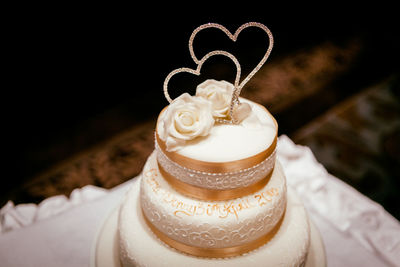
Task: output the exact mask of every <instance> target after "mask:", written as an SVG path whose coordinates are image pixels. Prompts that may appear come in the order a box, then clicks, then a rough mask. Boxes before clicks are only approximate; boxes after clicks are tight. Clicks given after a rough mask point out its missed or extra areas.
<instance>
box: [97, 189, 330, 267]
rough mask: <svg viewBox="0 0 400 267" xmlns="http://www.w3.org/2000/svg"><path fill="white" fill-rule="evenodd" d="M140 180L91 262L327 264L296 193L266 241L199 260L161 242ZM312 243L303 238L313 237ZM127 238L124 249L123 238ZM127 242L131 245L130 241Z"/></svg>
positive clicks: (101, 237) (289, 196) (102, 236)
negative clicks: (146, 213)
mask: <svg viewBox="0 0 400 267" xmlns="http://www.w3.org/2000/svg"><path fill="white" fill-rule="evenodd" d="M139 190H140V186H139V183H135V185H134V186H133V187H132V189H131V190H130V191H129V192H128V194H127V196H126V199H125V200H124V205H122V206H121V207H122V208H121V209H118V210H116V211H115V212H114V213H112V214H111V216H110V217H109V218H108V219H107V221H106V222H105V224H104V226H103V228H102V230H101V232H100V234H99V236H98V239H97V245H96V251H95V253H94V254H93V255H94V256H93V257H94V260H93V263H94V264H93V265H94V266H97V267H103V266H115V267H116V266H171V264H172V265H173V266H191V267H194V266H307V267H312V266H326V260H325V251H324V246H323V243H322V240H321V237H320V234H319V232H318V230H317V229H316V227H315V226H314V225H313V224H312V223H310V230H311V232H310V233H309V232H308V231H304V229H306V228H307V227H304V225H306V224H308V223H309V219H308V216H307V213H306V211H305V209H304V207H303V204H302V203H301V201H300V200H299V199H298V197H297V196H296V194H295V192H294V191H293V190H291V189H290V188H289V189H288V194H287V207H286V212H285V215H284V218H283V221H282V224H281V226H280V228H279V230H278V231H277V233H276V234H275V236H274V237H273V238H272V239H271V240H270V241H269V242H268V243H266V244H265V245H263V246H261V247H259V248H258V249H256V250H253V251H251V252H249V253H246V254H243V255H241V256H236V257H232V258H224V259H216V258H199V257H194V256H190V255H186V254H183V253H180V252H178V251H176V250H175V249H172V248H170V247H168V246H167V245H165V244H164V243H163V242H162V241H160V240H159V239H158V238H157V237H156V236H155V235H154V233H153V232H152V231H151V230H150V229H149V227H148V226H147V224H146V222H145V220H144V218H143V214H142V211H141V208H140V200H139ZM124 209H126V210H125V211H127V210H129V214H131V216H129V217H130V218H129V220H128V221H126V222H127V225H129V229H128V231H126V232H125V236H124V237H123V239H124V240H120V238H119V237H118V220H119V218H120V216H121V214H123V213H124ZM308 234H310V245H309V247H304V246H299V245H300V244H304V242H301V240H302V239H305V238H309V237H308ZM121 241H122V242H125V245H124V246H123V247H124V249H125V251H121V250H120V247H121V246H120V242H121ZM126 244H128V246H127V245H126Z"/></svg>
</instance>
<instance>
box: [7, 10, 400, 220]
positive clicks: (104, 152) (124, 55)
mask: <svg viewBox="0 0 400 267" xmlns="http://www.w3.org/2000/svg"><path fill="white" fill-rule="evenodd" d="M198 4H199V3H198ZM203 5H206V4H205V3H204V4H203ZM206 7H207V8H208V10H197V11H196V12H194V13H190V11H191V10H193V9H196V8H197V7H195V6H193V7H187V8H186V7H182V8H181V9H175V10H174V11H171V12H170V10H169V9H164V7H161V6H156V7H148V6H146V5H144V6H141V7H138V6H136V7H135V6H134V7H129V8H128V7H118V8H115V7H113V8H109V7H108V6H102V7H98V6H93V7H89V8H88V7H85V8H83V7H54V8H53V7H47V8H50V9H44V7H43V9H41V7H37V6H36V7H35V9H34V11H32V12H31V9H30V7H26V6H25V7H23V8H21V9H20V10H19V9H17V10H13V12H12V14H13V15H12V16H10V18H8V19H6V23H5V27H4V28H5V31H4V36H3V37H4V38H3V41H2V42H3V43H4V44H5V46H4V47H6V49H4V50H3V56H4V58H5V59H6V60H5V61H4V62H5V63H4V64H5V65H4V67H5V71H4V72H3V74H4V80H3V81H4V82H3V86H2V89H3V90H2V92H3V94H2V97H1V99H2V104H3V105H2V110H3V112H2V113H3V117H4V120H3V122H4V123H3V125H4V127H3V132H5V136H6V137H5V138H4V139H3V142H4V144H5V146H4V147H5V148H6V149H5V151H4V153H3V155H4V157H5V158H6V160H5V164H4V167H5V169H4V173H5V174H6V175H2V178H1V182H2V186H1V187H0V196H1V198H0V206H2V205H3V204H5V203H6V201H7V200H9V199H10V200H13V201H14V202H16V203H23V202H36V203H38V202H40V201H41V200H43V199H44V198H46V197H49V196H52V195H56V194H66V195H68V194H69V193H70V192H71V191H72V190H73V189H74V188H77V187H82V186H84V185H86V184H93V185H97V186H102V187H105V188H111V187H113V186H116V185H118V184H120V183H122V182H124V181H126V180H128V179H130V178H132V177H134V176H136V175H137V174H139V173H140V171H141V168H142V166H143V164H144V161H145V159H146V157H147V156H148V155H149V154H150V153H151V151H152V149H153V135H152V133H153V127H154V124H155V118H156V117H157V115H158V113H159V111H160V110H161V109H162V108H163V106H165V105H166V104H167V101H166V100H165V98H164V95H163V93H162V85H163V82H164V79H165V77H166V75H167V74H168V73H169V72H170V71H172V70H173V69H176V68H179V67H183V66H186V67H192V68H195V65H194V63H193V62H192V61H191V58H190V55H189V50H188V48H187V44H188V39H189V37H190V34H191V32H192V31H193V30H194V29H195V28H196V27H197V26H199V25H200V24H203V23H207V22H217V23H221V24H223V25H224V26H226V27H227V28H228V29H229V30H231V31H232V32H234V31H235V30H236V29H237V28H238V27H239V26H240V25H241V24H243V23H245V22H248V21H257V22H261V23H264V24H265V25H267V26H268V27H269V28H270V29H271V31H272V33H273V34H274V38H275V46H274V49H273V51H272V54H271V56H270V58H269V60H268V61H267V63H266V64H265V65H264V67H263V68H262V69H261V70H260V71H259V72H258V73H257V74H256V75H255V76H254V77H253V79H252V80H251V81H250V82H249V83H248V84H247V85H246V86H245V87H244V89H243V93H242V95H243V96H244V97H247V98H249V99H252V100H255V101H257V102H259V103H261V104H263V105H265V106H266V107H267V108H268V109H269V110H270V111H271V112H272V114H273V115H274V116H275V117H276V119H277V120H278V123H279V127H280V128H279V134H286V135H288V136H289V137H290V138H291V139H292V140H293V141H294V142H296V143H298V144H303V145H307V146H309V147H310V148H311V149H312V151H313V152H314V154H315V156H316V158H317V160H318V161H320V162H321V163H322V164H323V165H324V166H325V167H326V168H327V170H328V171H329V172H330V173H331V174H333V175H335V176H337V177H338V178H339V179H341V180H343V181H345V182H346V183H348V184H350V185H351V186H354V187H355V188H356V189H357V190H359V191H360V192H362V193H363V194H365V195H367V196H368V197H370V198H372V199H373V200H375V201H377V202H378V203H380V204H382V205H383V206H384V207H385V208H386V209H387V210H388V211H389V212H390V213H391V214H393V215H394V216H395V217H397V218H398V219H399V218H400V211H399V208H398V207H397V203H400V201H399V200H400V196H399V192H400V185H399V183H400V182H399V181H400V177H399V176H400V175H399V174H400V167H399V166H400V116H399V115H400V90H399V77H398V70H399V69H398V62H399V61H398V59H399V52H398V48H399V47H400V42H399V37H398V35H399V34H398V33H399V32H398V29H397V28H396V21H397V17H396V14H393V13H394V12H392V11H393V9H392V8H391V7H388V6H382V7H379V8H374V9H371V10H369V12H368V11H366V10H365V9H363V11H361V10H357V11H350V10H349V9H348V8H347V7H343V6H342V7H340V8H337V10H336V9H335V8H333V7H332V6H330V5H328V4H327V5H326V6H325V7H324V8H320V9H309V8H306V7H303V9H301V8H298V7H294V6H290V7H279V8H276V9H275V8H272V7H271V6H268V7H257V6H253V7H251V9H250V11H249V12H247V10H242V9H241V8H236V9H228V10H223V9H217V8H215V9H213V8H212V7H211V6H206ZM203 8H204V6H203ZM155 9H157V10H160V11H158V13H155V11H156V10H155ZM232 10H233V11H232ZM242 34H243V36H244V37H243V38H242V39H241V38H240V37H239V40H238V42H237V44H233V43H231V42H230V41H227V39H226V38H225V37H224V36H223V35H222V34H218V32H214V33H213V32H212V31H210V32H209V33H204V34H203V33H202V34H201V35H199V37H198V40H197V39H196V40H197V42H195V50H196V51H198V53H199V54H200V55H204V54H205V53H206V52H207V51H210V50H209V49H216V48H218V49H225V47H224V45H225V46H226V49H234V51H235V53H236V52H237V55H238V58H239V60H240V62H244V63H242V64H243V71H244V74H243V75H245V74H246V73H248V72H249V71H250V70H251V68H252V67H254V66H255V64H257V60H259V58H260V56H262V54H263V51H264V50H263V49H264V47H265V45H267V44H268V42H266V39H265V37H264V35H262V33H260V31H257V30H254V31H252V30H248V32H245V31H243V33H242ZM207 35H209V36H207ZM201 37H203V39H201ZM205 40H207V41H205ZM220 43H221V44H222V46H223V47H219V44H220ZM197 49H198V50H197ZM235 49H236V50H235ZM230 51H231V50H230ZM202 53H203V54H202ZM199 57H200V56H199ZM211 63H212V62H211ZM211 63H210V64H209V66H208V65H207V66H205V67H204V72H205V73H206V74H205V75H204V77H205V76H206V75H210V74H214V73H215V75H216V78H224V79H225V78H226V79H230V78H231V76H229V73H231V71H232V70H233V67H232V65H230V64H229V62H224V61H223V60H219V61H218V60H215V62H214V63H213V64H211ZM207 73H208V74H207ZM184 76H185V75H183V76H182V79H180V78H176V80H174V81H172V80H171V88H176V91H174V89H171V91H172V92H171V95H172V96H173V97H174V96H177V95H179V94H180V92H179V90H181V88H189V87H190V86H189V85H191V84H193V79H192V77H186V78H187V79H186V78H185V77H184ZM211 76H212V75H211ZM202 77H203V76H201V77H200V78H201V79H203V78H202ZM186 86H189V87H186ZM190 90H192V89H189V91H190ZM177 92H179V93H177Z"/></svg>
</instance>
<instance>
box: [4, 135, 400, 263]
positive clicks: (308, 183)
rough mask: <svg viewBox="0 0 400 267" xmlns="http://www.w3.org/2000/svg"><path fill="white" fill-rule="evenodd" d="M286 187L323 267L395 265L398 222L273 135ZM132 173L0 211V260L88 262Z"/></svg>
mask: <svg viewBox="0 0 400 267" xmlns="http://www.w3.org/2000/svg"><path fill="white" fill-rule="evenodd" d="M277 151H278V159H279V160H280V162H281V163H282V165H283V167H284V169H285V173H286V176H287V181H288V186H291V187H293V188H294V189H295V190H296V191H297V193H298V194H299V196H300V197H301V198H302V200H303V202H304V204H305V206H306V208H307V210H308V212H309V214H310V217H311V219H312V220H313V221H314V222H315V224H316V225H317V227H318V228H319V230H320V232H321V234H322V238H323V240H324V243H325V248H326V254H327V261H328V266H329V267H335V266H341V267H343V266H374V267H378V266H400V224H399V222H398V221H397V220H396V219H395V218H393V217H392V216H391V215H390V214H388V213H387V212H386V211H385V210H384V209H383V208H382V207H381V206H380V205H378V204H377V203H375V202H373V201H371V200H370V199H368V198H367V197H365V196H363V195H362V194H360V193H359V192H357V191H356V190H354V189H353V188H352V187H350V186H348V185H346V184H345V183H343V182H341V181H340V180H339V179H337V178H335V177H333V176H331V175H330V174H329V173H327V171H326V170H325V169H324V168H323V166H322V165H320V164H319V163H318V162H317V161H316V160H315V158H314V156H313V154H312V152H311V150H310V149H309V148H307V147H303V146H299V145H295V144H294V143H293V142H292V141H291V140H290V139H289V138H288V137H287V136H281V137H279V141H278V148H277ZM135 182H137V179H136V178H134V179H132V180H131V181H129V182H127V183H124V184H122V185H120V186H118V187H116V188H114V189H112V190H105V189H101V188H97V187H94V186H86V187H84V188H81V189H76V190H74V191H73V193H72V194H71V195H70V197H69V198H67V197H65V196H55V197H51V198H49V199H46V200H44V201H43V202H42V203H40V204H39V205H35V204H21V205H17V206H14V204H13V203H12V202H8V203H7V204H6V205H5V206H4V207H2V208H1V210H0V266H4V267H12V266H40V267H45V266H60V267H62V266H68V267H69V266H76V267H79V266H89V263H90V259H91V251H92V247H93V245H94V240H95V237H96V234H97V232H98V230H99V229H100V227H101V225H102V223H103V221H104V220H105V218H106V217H107V216H108V214H109V213H110V212H111V211H112V210H113V209H114V208H116V207H117V206H118V205H119V203H120V201H121V199H122V197H123V196H124V194H125V192H126V191H127V189H128V188H129V187H130V186H131V185H132V184H133V183H135Z"/></svg>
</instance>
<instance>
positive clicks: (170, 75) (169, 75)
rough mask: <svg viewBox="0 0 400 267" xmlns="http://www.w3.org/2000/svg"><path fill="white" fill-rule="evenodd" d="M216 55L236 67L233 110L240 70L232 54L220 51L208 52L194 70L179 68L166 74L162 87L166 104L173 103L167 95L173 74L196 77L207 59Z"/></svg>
mask: <svg viewBox="0 0 400 267" xmlns="http://www.w3.org/2000/svg"><path fill="white" fill-rule="evenodd" d="M217 55H221V56H225V57H228V58H230V59H231V60H232V61H233V63H235V66H236V77H235V83H234V88H235V91H234V96H233V97H232V103H231V109H233V105H234V101H233V99H237V97H238V95H236V96H235V92H236V91H237V90H236V88H237V87H238V86H239V80H240V72H241V68H240V64H239V61H238V60H237V59H236V58H235V57H234V56H233V55H232V54H230V53H228V52H226V51H220V50H216V51H212V52H209V53H208V54H207V55H205V56H204V57H203V58H202V59H201V60H199V61H198V63H197V68H196V69H190V68H179V69H176V70H173V71H171V72H170V73H169V74H168V76H167V77H166V78H165V81H164V87H163V88H164V95H165V98H166V99H167V100H168V102H169V103H171V102H172V101H173V100H172V99H171V97H170V96H169V93H168V83H169V81H170V80H171V78H172V77H173V76H174V75H175V74H178V73H182V72H187V73H191V74H194V75H197V76H198V75H200V71H201V67H202V66H203V64H204V62H205V61H206V60H207V59H209V58H210V57H212V56H217Z"/></svg>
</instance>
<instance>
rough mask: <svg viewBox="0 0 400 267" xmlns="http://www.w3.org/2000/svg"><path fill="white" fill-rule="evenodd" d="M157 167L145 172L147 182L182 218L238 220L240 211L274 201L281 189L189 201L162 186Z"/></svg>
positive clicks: (174, 213)
mask: <svg viewBox="0 0 400 267" xmlns="http://www.w3.org/2000/svg"><path fill="white" fill-rule="evenodd" d="M158 175H159V174H158V170H157V169H150V170H149V171H147V172H145V173H144V179H145V182H146V183H147V184H148V185H149V186H150V188H151V190H152V191H153V192H154V194H155V195H157V196H158V197H160V198H161V200H162V201H163V202H164V203H166V204H168V205H169V206H170V207H171V208H173V212H172V213H173V215H174V216H176V217H178V218H182V217H184V216H204V215H207V216H217V217H219V218H221V219H225V218H228V217H229V216H234V217H235V218H236V219H237V220H238V219H239V216H240V213H241V212H242V211H244V210H248V209H253V208H257V207H262V206H264V205H266V204H267V203H269V202H271V201H273V199H274V197H275V196H278V195H279V189H278V188H276V187H270V188H267V189H265V190H264V191H261V192H258V193H257V194H255V195H252V196H248V197H244V198H239V199H236V200H230V201H225V202H222V201H218V202H211V203H204V202H194V203H187V202H185V201H183V200H182V199H179V198H177V196H176V195H175V194H174V193H172V192H170V191H167V190H166V189H164V188H162V187H161V186H160V184H159V182H158V181H157V179H156V177H157V176H158Z"/></svg>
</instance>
